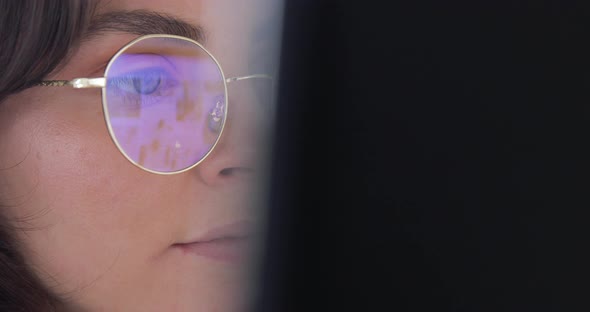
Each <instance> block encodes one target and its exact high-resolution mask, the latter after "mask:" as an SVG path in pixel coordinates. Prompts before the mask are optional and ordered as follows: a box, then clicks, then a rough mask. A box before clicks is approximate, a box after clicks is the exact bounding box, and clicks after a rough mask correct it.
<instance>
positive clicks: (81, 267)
mask: <svg viewBox="0 0 590 312" xmlns="http://www.w3.org/2000/svg"><path fill="white" fill-rule="evenodd" d="M262 1H265V0H252V1H242V0H202V1H198V0H194V1H139V0H126V1H110V2H105V3H102V4H101V5H100V6H99V10H100V12H108V11H111V10H136V9H146V10H153V11H157V12H161V13H167V14H170V15H173V16H175V17H179V18H181V19H183V20H185V21H187V22H189V23H192V24H195V25H200V26H202V27H203V28H204V29H205V31H206V33H207V42H206V44H205V46H206V48H207V49H208V50H209V51H210V52H211V53H212V54H213V55H215V57H216V58H217V59H218V60H219V61H220V63H221V65H222V67H223V70H224V71H225V73H226V75H227V76H235V75H243V74H249V73H252V68H249V67H248V63H249V62H250V60H251V57H252V55H251V54H250V53H249V51H252V48H253V46H252V43H250V41H249V38H252V36H253V35H254V32H255V29H256V25H254V24H255V23H254V22H255V21H260V20H264V15H265V14H276V12H272V10H271V9H267V10H260V9H258V10H257V8H263V7H269V6H268V5H267V6H264V4H263V3H262ZM135 37H137V36H136V35H132V34H126V33H110V34H107V35H105V36H100V37H97V38H94V39H92V40H90V41H88V42H85V43H84V44H82V45H81V46H80V48H79V49H78V50H76V51H75V52H74V53H73V55H72V57H71V59H70V60H69V61H68V63H67V64H66V65H65V66H64V67H63V68H61V70H60V71H59V72H56V73H53V74H52V75H51V76H50V77H48V79H72V78H75V77H99V76H101V75H102V71H103V69H104V65H105V63H106V62H107V61H108V59H109V58H110V57H111V56H112V55H113V54H114V53H115V52H116V51H117V50H118V49H119V48H121V47H122V46H123V45H124V44H126V43H127V42H129V41H130V40H132V39H133V38H135ZM246 86H247V85H246V84H244V85H239V84H236V85H234V86H230V87H229V95H230V102H229V103H230V104H229V105H230V112H229V116H228V123H227V124H226V128H225V129H224V133H223V136H222V138H221V140H220V142H219V143H218V145H217V147H216V149H215V150H214V151H213V152H212V153H211V154H210V155H209V157H208V158H207V159H205V161H203V162H202V163H201V164H200V165H199V166H197V167H196V168H194V169H192V170H190V171H187V172H184V173H182V174H177V175H171V176H159V175H154V174H151V173H148V172H145V171H143V170H141V169H139V168H137V167H135V166H134V165H132V164H131V163H130V162H129V161H128V160H126V159H125V158H124V157H123V156H122V155H121V153H120V152H119V150H118V149H117V148H116V146H115V145H114V144H113V142H112V140H111V138H110V136H109V134H108V131H107V129H106V125H105V122H104V118H103V112H102V103H101V96H100V89H72V88H58V87H54V88H44V87H35V88H31V89H28V90H26V91H24V92H21V93H19V94H16V95H14V96H12V97H10V98H9V99H8V100H6V101H5V102H4V103H3V104H2V105H0V168H2V171H1V172H2V174H1V175H0V203H1V204H2V205H1V206H2V209H3V210H2V212H3V214H5V215H6V216H7V217H8V219H9V220H12V221H13V224H14V226H15V227H16V228H17V231H16V236H17V240H18V241H19V243H20V246H21V252H22V253H23V254H24V255H25V258H26V259H27V261H28V264H29V265H30V266H31V267H32V268H33V269H34V270H35V272H36V273H37V274H38V275H39V276H40V277H41V279H42V281H43V282H44V283H45V284H46V286H47V287H48V288H49V289H51V290H52V291H53V292H54V293H56V294H57V295H58V296H60V297H61V298H62V299H63V300H64V302H65V303H66V310H72V311H242V310H243V309H244V307H245V305H246V304H247V303H248V299H249V298H250V297H249V294H250V293H249V291H250V290H251V287H253V285H252V284H251V281H250V279H248V276H249V274H251V273H252V272H253V269H252V268H253V265H252V264H253V263H254V262H255V261H254V260H255V256H254V255H255V253H254V252H253V250H254V249H255V248H254V247H252V248H253V249H252V250H251V257H250V258H249V259H245V260H244V261H239V262H225V261H216V260H212V259H209V258H205V257H200V256H196V255H192V254H191V255H187V254H184V253H182V252H180V251H179V250H178V249H177V248H172V247H171V245H172V244H174V243H178V242H186V240H189V239H191V238H194V237H198V236H200V235H203V234H204V233H206V232H207V231H208V230H210V229H213V228H216V227H219V226H223V225H227V224H231V223H234V222H238V221H243V220H248V221H252V222H254V224H255V227H257V226H260V221H261V217H262V216H263V215H262V214H261V213H260V205H258V204H257V203H256V199H257V196H255V194H259V192H260V191H261V190H260V189H257V186H259V185H260V181H261V178H262V177H263V176H264V167H263V166H261V162H263V159H264V157H263V155H261V150H264V146H265V145H264V143H263V140H261V138H262V137H263V136H262V135H261V134H262V132H261V131H263V130H261V129H263V128H261V127H259V126H260V125H263V124H264V123H265V122H267V121H268V119H267V118H265V117H264V116H263V114H261V113H260V107H259V106H257V104H256V103H255V100H253V97H252V96H251V94H250V93H251V92H250V91H249V90H248V88H247V87H246ZM266 117H268V116H266ZM228 168H231V169H232V170H231V171H228V170H227V169H228ZM228 172H229V173H228Z"/></svg>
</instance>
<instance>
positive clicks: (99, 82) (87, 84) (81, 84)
mask: <svg viewBox="0 0 590 312" xmlns="http://www.w3.org/2000/svg"><path fill="white" fill-rule="evenodd" d="M149 38H172V39H180V40H184V41H187V42H189V43H192V44H195V45H197V46H198V47H199V48H201V49H202V50H203V51H205V53H207V55H208V56H209V57H211V59H212V60H213V61H214V62H215V64H216V65H217V67H218V68H219V71H220V73H221V77H222V78H223V87H224V95H225V105H224V112H223V114H224V116H225V118H223V124H222V125H221V129H220V130H219V135H218V136H217V139H216V140H215V142H214V143H213V146H211V148H210V149H209V151H208V152H207V153H206V154H205V155H204V156H203V157H202V158H201V159H200V160H199V161H197V162H196V163H195V164H193V165H191V166H189V167H187V168H183V169H180V170H177V171H170V172H168V171H155V170H152V169H149V168H146V167H144V166H143V165H141V164H139V163H137V162H136V161H134V160H133V159H132V158H131V157H130V156H129V155H127V153H126V152H125V151H124V149H123V148H122V147H121V145H120V144H119V142H118V141H117V139H116V137H115V134H114V131H113V128H112V126H111V122H110V119H109V117H108V116H109V114H108V107H107V98H106V97H107V94H106V87H107V77H106V74H107V73H108V72H109V69H110V67H111V65H112V64H113V63H114V61H115V60H116V59H117V57H118V56H119V55H121V54H123V53H124V52H125V51H126V50H127V49H128V48H129V47H131V46H132V45H134V44H136V43H138V42H140V41H143V40H145V39H149ZM104 73H105V75H104V77H96V78H75V79H72V80H43V81H41V82H39V83H37V84H36V86H44V87H66V86H71V87H73V88H75V89H85V88H102V107H103V114H104V118H105V122H106V124H107V128H108V130H109V135H110V136H111V140H112V141H113V143H115V145H116V146H117V148H118V149H119V152H121V154H123V156H125V158H127V160H128V161H130V162H131V163H132V164H134V165H135V166H137V167H139V168H140V169H142V170H145V171H147V172H150V173H154V174H160V175H172V174H178V173H182V172H185V171H188V170H191V169H193V168H194V167H196V166H198V165H199V164H200V163H201V162H203V161H204V160H205V159H206V158H207V156H209V154H211V152H212V151H213V150H214V149H215V147H216V146H217V143H218V142H219V140H220V139H221V136H222V135H223V129H224V128H225V123H226V121H227V116H228V107H229V99H228V98H229V95H228V91H227V84H228V83H231V82H236V81H241V80H247V79H269V80H270V81H271V82H272V80H273V79H272V76H270V75H268V74H252V75H247V76H236V77H230V78H225V73H224V72H223V68H222V67H221V64H220V63H219V61H218V60H217V59H216V58H215V57H214V56H213V54H211V53H210V52H209V51H208V50H207V49H205V47H204V46H203V45H201V44H200V43H199V42H197V41H195V40H192V39H190V38H186V37H182V36H176V35H167V34H153V35H145V36H141V37H138V38H136V39H134V40H132V41H131V42H129V43H127V44H126V45H124V46H123V47H122V48H121V49H119V50H118V51H117V53H115V54H114V55H113V56H112V57H111V59H110V60H109V62H108V64H107V66H106V68H105V70H104Z"/></svg>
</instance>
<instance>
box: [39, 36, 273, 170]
mask: <svg viewBox="0 0 590 312" xmlns="http://www.w3.org/2000/svg"><path fill="white" fill-rule="evenodd" d="M246 79H263V81H266V82H268V84H267V90H271V89H272V78H271V76H269V75H266V74H254V75H248V76H240V77H232V78H225V75H224V73H223V70H222V69H221V65H219V62H218V61H217V60H216V59H215V57H213V55H212V54H211V53H209V51H207V50H206V49H205V48H204V47H203V46H202V45H201V44H199V43H198V42H196V41H194V40H191V39H189V38H185V37H180V36H173V35H147V36H142V37H139V38H137V39H135V40H133V41H131V42H130V43H128V44H127V45H125V46H124V47H123V48H121V49H120V50H119V51H118V52H117V53H116V54H115V55H114V56H113V57H112V58H111V59H110V61H109V63H108V64H107V66H106V69H105V72H104V77H99V78H77V79H73V80H46V81H42V82H40V83H38V84H37V85H40V86H72V87H74V88H102V104H103V112H104V117H105V121H106V124H107V127H108V130H109V133H110V136H111V138H112V140H113V142H114V143H115V145H116V146H117V148H118V149H119V151H120V152H121V153H122V154H123V155H124V156H125V157H126V158H127V159H128V160H129V161H130V162H131V163H133V164H134V165H136V166H138V167H139V168H141V169H143V170H145V171H148V172H151V173H156V174H164V175H166V174H176V173H181V172H185V171H187V170H190V169H192V168H194V167H195V166H197V165H198V164H199V163H201V162H202V161H203V160H204V159H205V158H206V157H207V156H208V155H209V154H210V153H211V152H212V151H213V149H214V148H215V146H216V145H217V142H219V139H220V138H221V134H222V133H223V129H224V126H225V123H226V119H227V118H226V117H227V115H228V92H227V85H228V83H231V82H234V81H240V80H246ZM268 86H271V87H270V88H268ZM266 96H268V97H270V93H267V94H266Z"/></svg>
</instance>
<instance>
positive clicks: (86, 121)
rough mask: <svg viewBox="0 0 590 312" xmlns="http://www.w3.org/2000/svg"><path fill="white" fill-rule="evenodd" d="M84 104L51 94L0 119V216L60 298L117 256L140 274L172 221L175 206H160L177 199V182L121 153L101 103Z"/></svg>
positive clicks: (82, 98) (160, 245)
mask: <svg viewBox="0 0 590 312" xmlns="http://www.w3.org/2000/svg"><path fill="white" fill-rule="evenodd" d="M89 98H92V97H88V96H84V95H81V96H79V97H70V99H71V102H70V103H63V102H57V101H50V100H51V97H49V98H48V101H46V102H43V103H38V104H39V105H38V106H36V108H35V109H31V110H20V111H19V112H12V113H11V118H9V114H3V115H2V117H0V122H3V121H6V123H3V125H5V126H3V129H2V130H3V131H2V132H0V133H1V135H0V150H1V151H2V153H0V168H9V167H10V169H4V170H3V172H2V174H1V175H0V182H1V183H0V202H1V203H2V204H3V205H5V206H6V208H5V209H4V211H3V213H4V214H6V215H8V217H9V218H10V219H11V220H19V221H17V222H16V223H15V224H16V226H17V227H19V228H22V229H24V231H19V232H18V234H17V236H18V238H19V239H21V240H22V242H23V246H24V251H23V252H24V253H25V257H26V258H27V259H28V261H30V262H31V264H32V266H33V267H36V268H41V269H40V272H44V273H41V276H42V278H44V279H46V280H47V281H48V283H50V281H51V280H52V279H56V280H57V281H59V284H60V285H61V286H60V287H59V290H60V291H66V292H67V291H71V290H72V289H74V288H76V287H80V285H84V284H86V283H90V282H92V281H93V280H94V279H96V278H97V276H99V275H101V274H103V273H104V272H105V271H107V270H109V268H111V266H112V265H113V263H114V261H115V259H118V257H119V256H120V255H121V253H124V254H125V257H124V258H123V257H121V258H120V259H119V260H117V261H118V263H119V264H118V265H122V266H123V267H127V265H126V263H129V264H131V263H135V264H136V265H135V270H139V268H140V267H141V266H140V265H137V263H145V259H146V258H148V257H149V256H151V255H153V254H154V253H157V252H158V251H159V250H160V249H161V248H163V246H166V244H167V243H169V240H170V235H171V233H173V231H171V230H170V228H171V227H172V226H174V225H175V224H174V220H173V219H172V216H173V214H174V211H173V209H162V207H166V204H168V205H170V204H173V202H174V198H178V197H177V196H176V192H177V191H175V185H174V184H173V183H170V181H168V180H166V179H161V178H159V179H158V177H156V176H153V175H150V174H148V173H145V172H143V171H141V170H140V169H138V168H136V167H135V166H133V165H132V164H130V163H129V162H128V161H127V160H126V159H125V158H124V157H123V156H122V155H121V154H120V153H119V151H118V150H117V148H116V146H115V145H114V144H113V142H112V141H111V139H110V136H109V135H108V132H107V129H106V126H105V124H104V119H103V117H102V110H101V106H100V102H98V103H95V102H92V101H89V100H88V99H89ZM97 101H100V97H98V100H97ZM9 124H10V126H8V125H9ZM177 189H180V188H177ZM170 206H174V205H170ZM163 233H166V234H163ZM129 267H131V265H129ZM129 267H128V269H127V272H129V274H134V273H133V272H134V271H133V270H134V269H129ZM51 284H53V283H51Z"/></svg>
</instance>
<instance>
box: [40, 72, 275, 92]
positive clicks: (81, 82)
mask: <svg viewBox="0 0 590 312" xmlns="http://www.w3.org/2000/svg"><path fill="white" fill-rule="evenodd" d="M246 79H270V80H272V76H270V75H266V74H254V75H248V76H240V77H230V78H227V79H225V82H226V83H230V82H234V81H240V80H246ZM36 85H37V86H44V87H66V86H72V87H73V88H76V89H83V88H104V87H106V78H105V77H99V78H76V79H72V80H44V81H41V82H39V83H37V84H36Z"/></svg>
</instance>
